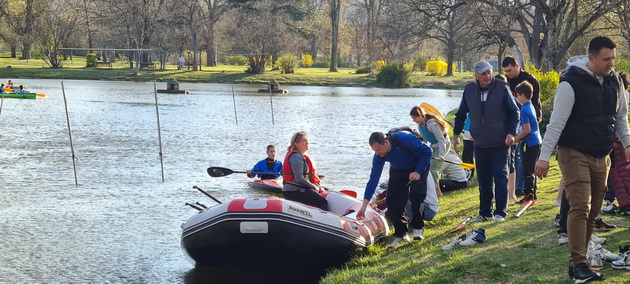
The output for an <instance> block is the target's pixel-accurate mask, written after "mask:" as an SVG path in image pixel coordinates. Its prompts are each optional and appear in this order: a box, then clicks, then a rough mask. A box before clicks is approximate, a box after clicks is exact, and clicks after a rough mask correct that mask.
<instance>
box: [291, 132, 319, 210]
mask: <svg viewBox="0 0 630 284" xmlns="http://www.w3.org/2000/svg"><path fill="white" fill-rule="evenodd" d="M306 151H308V136H307V135H306V132H303V131H300V132H298V133H295V134H294V135H293V137H292V138H291V145H289V148H288V149H287V155H286V156H285V158H284V163H283V164H282V178H283V179H284V186H283V187H282V195H284V198H286V199H288V200H293V201H297V202H301V203H304V204H306V205H310V206H315V207H319V208H320V209H322V210H328V201H326V198H325V197H324V196H322V195H321V194H320V193H324V192H325V191H326V189H325V188H324V187H323V186H321V185H320V184H319V176H317V174H316V173H315V162H314V161H313V160H312V159H311V158H310V157H309V156H307V155H306Z"/></svg>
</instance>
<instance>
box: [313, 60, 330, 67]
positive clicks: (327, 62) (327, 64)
mask: <svg viewBox="0 0 630 284" xmlns="http://www.w3.org/2000/svg"><path fill="white" fill-rule="evenodd" d="M313 67H314V68H330V60H320V61H317V62H315V63H313Z"/></svg>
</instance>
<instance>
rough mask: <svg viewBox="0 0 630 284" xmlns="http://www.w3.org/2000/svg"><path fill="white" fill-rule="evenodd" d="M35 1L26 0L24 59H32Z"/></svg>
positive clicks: (23, 42) (23, 41)
mask: <svg viewBox="0 0 630 284" xmlns="http://www.w3.org/2000/svg"><path fill="white" fill-rule="evenodd" d="M33 17H34V15H33V0H26V12H25V14H24V38H23V39H22V58H21V59H30V58H31V38H32V36H33V35H32V34H31V33H32V32H33Z"/></svg>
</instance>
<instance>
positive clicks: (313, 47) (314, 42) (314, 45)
mask: <svg viewBox="0 0 630 284" xmlns="http://www.w3.org/2000/svg"><path fill="white" fill-rule="evenodd" d="M311 57H312V58H313V62H317V36H316V35H313V36H311Z"/></svg>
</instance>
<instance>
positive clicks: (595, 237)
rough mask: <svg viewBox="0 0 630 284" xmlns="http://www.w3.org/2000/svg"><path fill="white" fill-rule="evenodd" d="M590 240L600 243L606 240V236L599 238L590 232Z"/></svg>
mask: <svg viewBox="0 0 630 284" xmlns="http://www.w3.org/2000/svg"><path fill="white" fill-rule="evenodd" d="M591 241H592V242H594V243H595V244H598V245H602V244H604V243H605V242H606V238H600V237H598V236H596V235H595V234H592V235H591Z"/></svg>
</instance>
